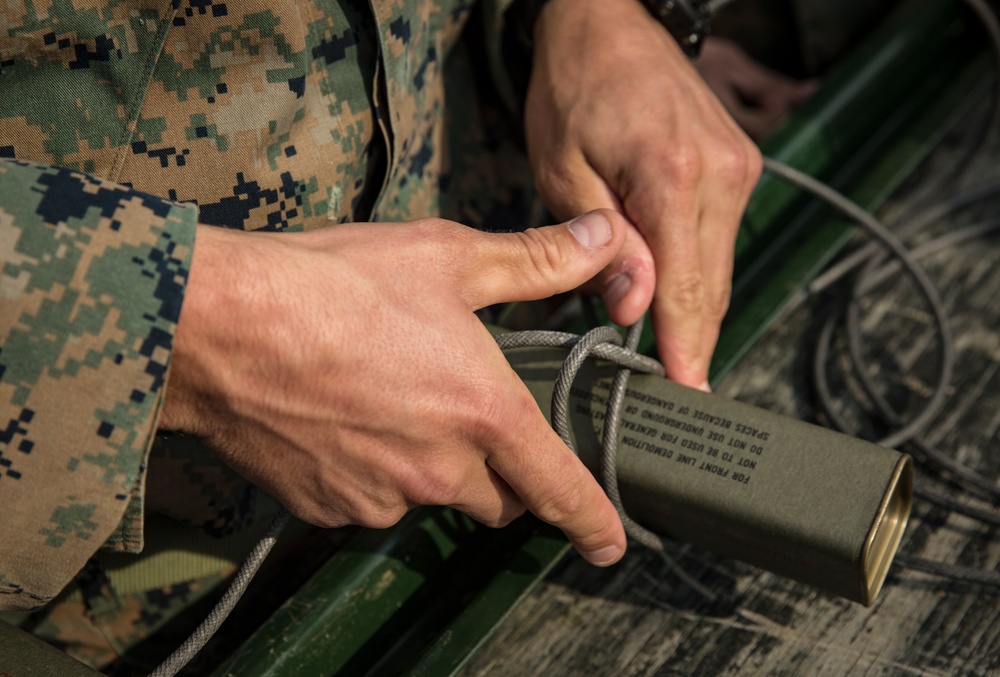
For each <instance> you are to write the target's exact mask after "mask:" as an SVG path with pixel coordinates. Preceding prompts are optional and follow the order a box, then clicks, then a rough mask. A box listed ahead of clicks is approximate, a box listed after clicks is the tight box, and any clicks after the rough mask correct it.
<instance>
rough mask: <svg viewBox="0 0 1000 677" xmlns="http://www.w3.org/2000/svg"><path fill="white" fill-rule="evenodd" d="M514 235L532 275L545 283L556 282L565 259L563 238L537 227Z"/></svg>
mask: <svg viewBox="0 0 1000 677" xmlns="http://www.w3.org/2000/svg"><path fill="white" fill-rule="evenodd" d="M516 235H517V241H518V242H519V243H520V246H521V247H522V248H523V249H524V253H525V255H526V256H525V258H526V259H527V261H528V264H529V265H530V270H531V272H532V273H533V274H534V276H535V277H536V278H537V279H538V280H539V281H541V282H544V283H546V284H551V283H554V282H556V281H557V279H558V277H559V271H560V270H561V269H562V268H563V267H564V263H565V261H566V259H567V252H566V247H565V244H564V242H563V240H562V239H561V238H556V237H552V236H551V235H552V231H549V230H546V231H543V230H541V229H538V228H529V229H527V230H525V231H522V232H520V233H517V234H516Z"/></svg>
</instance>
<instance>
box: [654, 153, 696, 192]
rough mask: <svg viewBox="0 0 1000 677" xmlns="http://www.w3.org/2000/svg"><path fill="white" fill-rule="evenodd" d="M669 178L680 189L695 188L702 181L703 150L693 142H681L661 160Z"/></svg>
mask: <svg viewBox="0 0 1000 677" xmlns="http://www.w3.org/2000/svg"><path fill="white" fill-rule="evenodd" d="M660 162H661V164H663V165H665V167H666V169H667V172H668V174H669V176H670V177H671V178H672V179H673V181H674V183H675V184H676V185H678V186H680V187H682V188H683V187H694V186H696V185H697V184H698V182H699V181H701V177H702V172H703V170H704V159H703V158H702V153H701V149H700V148H699V147H698V146H697V145H695V144H694V143H691V142H681V143H679V144H677V145H676V146H675V147H673V148H671V149H670V151H669V153H668V154H667V155H666V156H664V157H663V158H662V159H661V160H660Z"/></svg>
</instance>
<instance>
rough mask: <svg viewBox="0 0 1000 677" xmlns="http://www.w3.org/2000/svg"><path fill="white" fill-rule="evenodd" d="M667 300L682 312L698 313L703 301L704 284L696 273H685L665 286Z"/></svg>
mask: <svg viewBox="0 0 1000 677" xmlns="http://www.w3.org/2000/svg"><path fill="white" fill-rule="evenodd" d="M667 300H668V302H669V303H670V305H672V306H673V307H674V308H676V309H677V310H679V311H681V312H683V313H699V312H701V309H702V305H703V304H704V302H705V284H704V281H703V280H702V278H701V275H700V274H698V273H690V274H688V275H685V276H683V277H681V278H679V279H677V280H675V281H674V282H673V283H672V284H670V285H669V286H668V287H667Z"/></svg>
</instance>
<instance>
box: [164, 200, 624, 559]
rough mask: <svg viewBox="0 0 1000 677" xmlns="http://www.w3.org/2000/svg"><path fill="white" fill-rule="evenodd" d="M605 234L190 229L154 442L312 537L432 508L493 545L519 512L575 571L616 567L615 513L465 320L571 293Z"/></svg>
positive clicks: (578, 224) (608, 240)
mask: <svg viewBox="0 0 1000 677" xmlns="http://www.w3.org/2000/svg"><path fill="white" fill-rule="evenodd" d="M625 225H626V224H625V222H624V219H623V218H622V217H621V216H620V215H618V214H616V213H614V212H597V213H594V214H588V215H585V216H583V217H581V218H579V219H576V220H575V221H573V222H571V223H570V224H569V225H566V224H563V225H558V226H550V227H547V228H541V229H536V230H529V231H526V232H523V233H512V234H487V233H481V232H477V231H475V230H473V229H471V228H466V227H464V226H461V225H458V224H455V223H451V222H448V221H442V220H436V219H425V220H421V221H415V222H412V223H406V224H384V223H382V224H346V225H341V226H334V227H331V228H328V229H323V230H318V231H311V232H307V233H291V234H280V235H278V234H264V233H243V232H233V231H225V230H220V229H216V228H207V227H201V228H200V229H199V232H198V234H197V239H196V243H195V252H194V260H193V263H192V267H191V274H190V280H189V284H188V289H187V292H186V296H185V300H184V306H183V309H182V312H181V318H180V323H179V325H178V331H177V335H176V342H175V346H174V353H173V358H172V364H171V374H170V378H169V381H168V384H167V389H166V393H165V402H164V407H163V412H162V417H161V425H162V426H163V427H166V428H170V429H177V430H184V431H187V432H189V433H191V434H194V435H198V436H201V437H202V438H203V439H204V440H205V441H206V443H207V444H208V445H209V446H210V447H211V448H213V449H214V450H215V451H216V453H218V454H219V455H220V456H221V458H222V459H223V460H224V461H225V462H226V463H228V464H229V465H231V466H232V467H233V468H234V469H235V470H237V472H239V473H241V474H242V475H243V476H244V477H246V478H247V479H249V480H250V481H252V482H254V483H255V484H257V485H259V486H261V487H262V488H264V489H265V490H266V491H268V492H269V493H270V494H271V495H273V496H274V497H275V498H276V499H278V500H279V501H280V502H281V503H283V504H284V505H285V506H286V507H288V508H289V509H290V510H291V512H292V513H294V514H295V515H297V516H298V517H300V518H302V519H304V520H306V521H308V522H311V523H313V524H317V525H321V526H338V525H345V524H359V525H363V526H369V527H387V526H389V525H391V524H394V523H395V522H396V521H398V520H399V519H400V517H401V516H402V515H403V514H404V512H405V511H406V510H407V509H409V508H411V507H413V506H416V505H449V506H453V507H455V508H458V509H460V510H462V511H464V512H466V513H468V514H469V515H471V516H472V517H473V518H475V519H477V520H479V521H481V522H483V523H485V524H488V525H492V526H499V525H503V524H506V523H507V522H509V521H510V520H512V519H513V518H514V517H516V516H518V515H520V514H521V513H522V512H523V510H524V508H525V507H527V508H528V509H529V510H531V511H532V512H534V513H535V514H536V515H537V516H538V517H540V518H541V519H543V520H545V521H547V522H550V523H552V524H554V525H556V526H558V527H560V528H561V529H562V530H563V531H564V532H565V533H566V534H567V536H568V537H569V538H570V540H571V541H572V542H573V544H574V545H575V546H576V548H577V549H578V550H579V551H580V552H581V554H582V555H583V556H584V557H585V558H586V559H587V560H589V561H590V562H592V563H594V564H600V565H604V564H610V563H612V562H614V561H617V560H618V559H619V558H620V557H621V555H622V553H623V552H624V550H625V535H624V531H623V529H622V525H621V522H620V521H619V518H618V515H617V513H616V512H615V510H614V508H613V507H612V505H611V504H610V502H609V501H608V499H607V497H606V496H605V495H604V493H603V491H602V490H601V488H600V487H599V485H598V484H597V482H596V481H595V480H594V478H593V476H592V475H591V474H590V473H589V472H588V471H587V470H586V468H585V467H584V466H583V464H582V463H581V462H580V461H579V460H578V459H577V458H576V456H575V455H573V453H572V452H571V451H570V450H569V449H568V448H567V447H566V446H565V445H564V444H563V443H562V442H561V441H560V439H559V438H558V436H557V435H556V434H555V433H554V432H553V430H552V429H551V427H549V425H548V423H547V422H546V421H545V418H544V416H543V415H542V413H541V411H540V410H539V408H538V406H537V405H536V404H535V402H534V400H533V399H532V397H531V395H530V394H529V392H528V390H527V389H526V388H525V386H524V385H523V384H522V383H521V381H520V380H519V379H518V377H517V375H516V374H515V373H514V371H513V370H512V369H511V368H510V366H509V365H508V363H507V361H506V359H505V358H504V356H503V354H502V353H501V351H500V350H499V348H498V347H497V346H496V343H495V342H494V340H493V338H492V337H491V335H490V334H489V332H488V331H487V330H486V328H485V327H484V326H483V325H482V324H481V322H480V321H479V320H478V319H477V317H476V316H475V315H474V311H475V310H477V309H479V308H482V307H484V306H488V305H491V304H494V303H499V302H504V301H520V300H529V299H538V298H544V297H547V296H550V295H552V294H555V293H560V292H563V291H568V290H570V289H573V288H575V287H577V286H578V285H580V284H582V283H583V282H584V281H586V280H587V279H589V278H590V277H592V276H593V275H595V274H596V273H598V272H599V271H600V270H601V269H602V268H603V267H605V266H606V265H607V264H608V262H609V261H610V260H611V259H612V257H613V256H614V255H615V254H616V253H617V252H618V251H619V250H620V249H621V246H622V243H623V240H624V237H625Z"/></svg>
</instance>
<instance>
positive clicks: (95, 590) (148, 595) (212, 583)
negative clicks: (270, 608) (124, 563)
mask: <svg viewBox="0 0 1000 677" xmlns="http://www.w3.org/2000/svg"><path fill="white" fill-rule="evenodd" d="M231 573H232V571H227V572H220V573H219V574H213V575H210V576H205V577H202V578H199V579H195V580H191V581H185V582H183V583H176V584H173V585H169V586H166V587H163V588H158V589H155V590H146V591H144V592H137V593H131V594H125V595H119V594H116V593H115V592H114V591H113V590H111V589H110V588H109V586H108V584H107V579H104V580H103V581H100V580H98V581H88V582H87V583H86V584H85V586H83V587H91V588H92V589H91V590H89V591H86V592H81V590H80V589H72V588H76V587H77V586H75V585H71V586H70V588H71V589H68V590H67V592H66V593H64V595H63V597H62V598H61V599H57V600H55V601H53V602H52V603H50V604H49V605H48V606H46V607H45V608H44V609H41V610H39V611H36V612H34V613H28V614H23V613H22V614H16V616H15V615H14V614H4V620H7V621H8V622H10V623H12V624H14V625H17V626H19V627H20V628H21V629H23V630H25V631H26V632H30V633H31V634H33V635H35V636H36V637H38V638H40V639H42V640H44V641H46V642H48V643H49V644H51V645H53V646H55V647H56V648H58V649H60V650H61V651H64V652H65V653H67V654H68V655H70V656H72V657H73V658H75V659H77V660H78V661H80V662H81V663H85V664H86V665H89V666H90V667H92V668H95V669H98V670H103V669H106V668H107V667H108V666H111V665H114V664H116V663H120V662H121V661H122V660H123V657H126V656H127V659H125V662H126V663H127V666H123V667H125V668H126V669H133V670H135V669H138V670H143V671H148V670H150V669H152V668H154V667H155V663H157V662H158V661H159V660H161V659H162V656H161V655H160V653H162V652H161V651H159V650H154V651H153V653H154V654H155V657H153V656H149V657H148V658H147V656H145V655H144V654H145V653H147V652H144V651H142V650H141V649H140V650H136V647H138V646H140V645H141V644H142V643H143V642H144V641H146V640H148V639H149V638H150V637H151V636H153V635H154V633H156V632H157V631H159V630H160V629H161V628H162V627H163V626H164V625H165V624H166V623H168V622H169V621H171V620H173V619H174V618H175V617H177V616H178V614H180V613H181V612H183V611H184V610H185V609H188V608H189V607H190V606H191V605H192V604H194V603H195V602H196V601H198V600H199V599H201V598H203V597H205V596H206V595H208V594H210V593H212V592H213V591H216V590H218V589H219V584H220V583H222V582H223V580H224V578H225V576H228V575H229V574H231ZM182 639H183V638H182Z"/></svg>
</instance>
